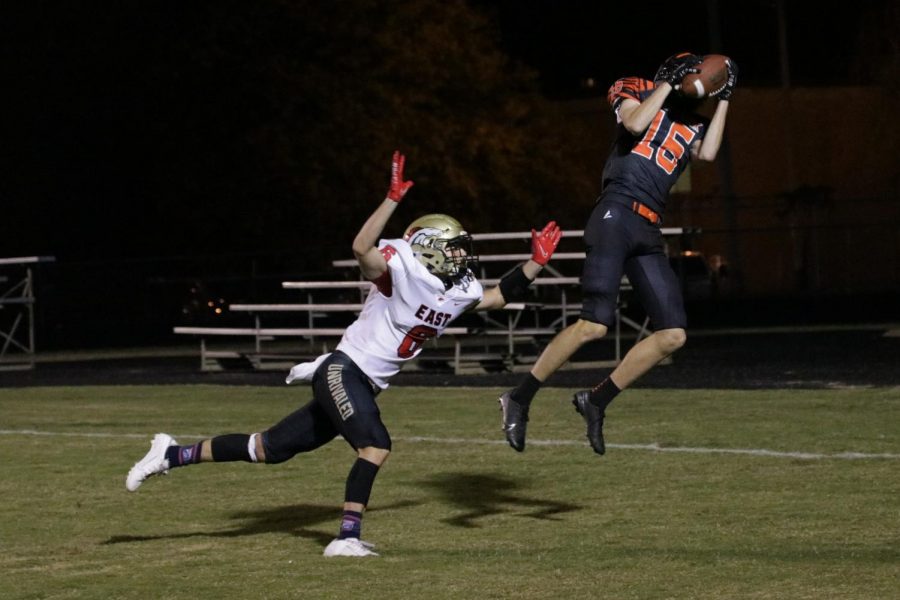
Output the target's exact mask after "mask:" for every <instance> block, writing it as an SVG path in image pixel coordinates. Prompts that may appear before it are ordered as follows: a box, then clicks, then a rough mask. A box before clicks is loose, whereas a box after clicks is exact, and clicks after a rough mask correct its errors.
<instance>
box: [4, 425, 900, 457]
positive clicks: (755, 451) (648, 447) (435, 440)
mask: <svg viewBox="0 0 900 600" xmlns="http://www.w3.org/2000/svg"><path fill="white" fill-rule="evenodd" d="M0 435H36V436H48V437H84V438H130V439H147V440H149V439H150V438H151V437H152V435H151V434H146V433H103V432H87V433H80V432H67V431H39V430H36V429H0ZM176 437H178V436H176ZM180 437H182V438H184V439H190V440H197V439H206V438H209V437H212V436H210V435H200V434H181V436H180ZM393 439H394V440H395V441H398V442H409V443H413V444H415V443H429V444H450V445H477V444H481V445H489V446H490V445H506V441H505V440H486V439H478V438H441V437H429V436H408V437H406V436H393ZM528 444H529V445H531V446H587V443H586V442H582V441H576V440H528ZM606 447H607V448H615V449H619V450H644V451H649V452H677V453H684V454H738V455H744V456H761V457H768V458H795V459H803V460H825V459H837V460H862V459H889V460H897V459H900V454H891V453H875V454H872V453H866V452H838V453H833V454H826V453H820V452H799V451H794V452H786V451H779V450H767V449H765V448H693V447H685V446H660V445H659V444H656V443H653V444H607V445H606Z"/></svg>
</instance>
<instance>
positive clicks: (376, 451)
mask: <svg viewBox="0 0 900 600" xmlns="http://www.w3.org/2000/svg"><path fill="white" fill-rule="evenodd" d="M357 454H358V455H359V457H360V458H362V459H364V460H367V461H369V462H370V463H372V464H374V465H378V466H379V467H380V466H381V465H383V464H384V461H386V460H387V458H388V456H389V455H390V454H391V451H390V450H388V449H387V448H376V447H374V446H367V447H365V448H360V449H359V450H358V451H357Z"/></svg>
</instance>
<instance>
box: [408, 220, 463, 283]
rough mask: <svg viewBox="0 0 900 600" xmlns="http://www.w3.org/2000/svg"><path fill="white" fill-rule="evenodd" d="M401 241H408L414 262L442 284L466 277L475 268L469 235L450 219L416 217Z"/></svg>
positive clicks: (456, 222)
mask: <svg viewBox="0 0 900 600" xmlns="http://www.w3.org/2000/svg"><path fill="white" fill-rule="evenodd" d="M403 239H404V240H406V241H407V242H409V245H410V246H411V247H412V251H413V255H415V257H416V259H418V261H419V262H420V263H422V264H423V265H425V268H426V269H428V271H429V272H430V273H431V274H432V275H436V276H437V277H439V278H440V279H441V280H442V281H444V283H445V284H451V285H452V284H454V283H456V282H457V281H460V280H461V279H464V278H465V277H468V276H469V274H470V271H472V270H474V269H475V268H476V267H477V266H478V257H477V256H476V255H475V253H474V251H473V249H472V238H471V236H469V234H468V233H466V231H465V230H464V229H463V227H462V225H461V224H460V223H459V221H457V220H456V219H454V218H453V217H450V216H447V215H440V214H433V215H425V216H424V217H419V218H418V219H416V220H415V221H413V222H412V223H410V225H409V227H407V228H406V232H405V233H404V234H403Z"/></svg>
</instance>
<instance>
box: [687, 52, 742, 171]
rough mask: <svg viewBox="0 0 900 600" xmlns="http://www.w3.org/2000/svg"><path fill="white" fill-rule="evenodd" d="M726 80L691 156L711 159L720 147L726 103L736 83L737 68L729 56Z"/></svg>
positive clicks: (723, 132) (726, 108)
mask: <svg viewBox="0 0 900 600" xmlns="http://www.w3.org/2000/svg"><path fill="white" fill-rule="evenodd" d="M726 64H727V65H728V80H727V82H726V83H725V86H724V87H723V88H722V91H720V92H719V93H718V94H716V96H715V97H716V98H718V99H719V102H718V103H717V104H716V111H715V113H713V118H712V120H711V121H710V122H709V128H708V129H707V130H706V135H705V136H703V140H702V141H701V143H700V144H699V145H698V144H695V145H694V147H693V148H692V149H691V152H692V153H693V157H694V158H696V159H698V160H705V161H713V160H715V159H716V156H717V155H718V154H719V148H721V147H722V138H723V137H724V136H725V119H726V117H727V116H728V104H729V102H728V101H729V99H730V98H731V94H732V93H734V86H735V85H737V73H738V68H737V64H735V63H734V62H733V61H732V60H731V59H730V58H729V59H728V61H727V63H726Z"/></svg>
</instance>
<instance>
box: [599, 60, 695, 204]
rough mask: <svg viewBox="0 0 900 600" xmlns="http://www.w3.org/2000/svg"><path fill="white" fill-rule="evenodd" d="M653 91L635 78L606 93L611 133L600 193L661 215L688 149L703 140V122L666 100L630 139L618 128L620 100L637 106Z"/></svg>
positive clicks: (649, 84)
mask: <svg viewBox="0 0 900 600" xmlns="http://www.w3.org/2000/svg"><path fill="white" fill-rule="evenodd" d="M655 89H656V84H654V83H653V82H652V81H649V80H647V79H641V78H639V77H626V78H624V79H619V80H618V81H616V82H615V83H614V84H613V85H612V87H610V88H609V92H608V94H607V100H608V101H609V104H610V106H612V108H613V111H615V113H616V122H617V132H616V141H615V143H614V145H613V149H612V152H611V153H610V155H609V158H607V160H606V165H605V166H604V167H603V193H604V194H605V193H607V192H610V193H612V192H615V193H618V194H622V195H624V196H627V197H629V198H633V199H634V200H638V201H640V202H642V203H644V204H646V205H647V206H649V207H650V208H652V209H653V210H655V211H656V212H657V213H659V214H663V212H664V210H665V207H666V200H667V199H668V197H669V190H670V189H671V188H672V186H673V185H674V184H675V182H676V181H677V180H678V177H679V175H681V173H682V171H684V169H685V167H687V165H688V163H689V162H690V160H691V152H690V149H691V146H692V145H693V144H695V143H696V142H697V141H698V140H701V139H702V138H703V136H704V135H705V133H706V128H707V126H708V125H709V120H708V119H706V118H705V117H702V116H700V115H698V114H695V113H694V112H693V111H692V110H691V108H693V107H692V106H691V105H690V104H689V103H687V102H685V103H679V102H678V98H679V96H675V95H674V94H672V95H670V96H669V99H668V100H667V101H666V104H664V105H663V107H662V109H660V111H659V112H658V113H656V116H655V117H654V118H653V121H652V122H651V123H650V126H649V127H648V128H647V130H646V131H645V132H644V133H643V135H641V136H638V137H635V136H633V135H632V134H631V133H629V132H628V130H627V129H625V126H624V125H623V124H622V120H621V118H620V117H619V106H620V105H621V103H622V101H623V100H624V99H626V98H629V99H632V100H636V101H638V102H643V101H644V100H645V99H646V98H647V97H648V96H650V94H652V93H653V90H655ZM682 104H683V105H682ZM694 106H696V104H694Z"/></svg>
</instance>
